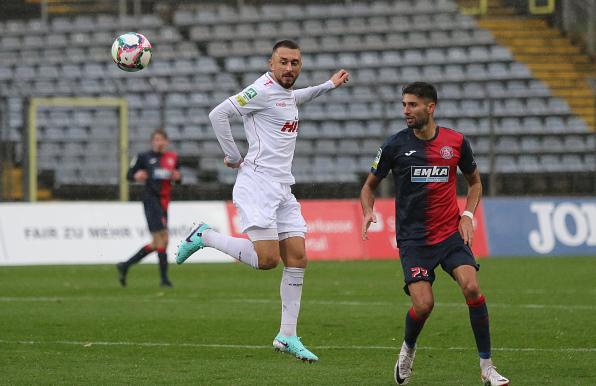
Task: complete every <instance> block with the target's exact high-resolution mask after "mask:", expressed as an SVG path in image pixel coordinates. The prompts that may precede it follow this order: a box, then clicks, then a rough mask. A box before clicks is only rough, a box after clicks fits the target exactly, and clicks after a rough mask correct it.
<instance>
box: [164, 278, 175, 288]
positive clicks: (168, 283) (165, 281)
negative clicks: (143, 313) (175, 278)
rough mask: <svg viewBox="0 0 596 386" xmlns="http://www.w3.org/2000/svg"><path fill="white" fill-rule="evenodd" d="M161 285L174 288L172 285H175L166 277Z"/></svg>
mask: <svg viewBox="0 0 596 386" xmlns="http://www.w3.org/2000/svg"><path fill="white" fill-rule="evenodd" d="M161 286H162V287H164V288H172V287H174V284H172V282H171V281H169V280H167V279H166V280H162V282H161Z"/></svg>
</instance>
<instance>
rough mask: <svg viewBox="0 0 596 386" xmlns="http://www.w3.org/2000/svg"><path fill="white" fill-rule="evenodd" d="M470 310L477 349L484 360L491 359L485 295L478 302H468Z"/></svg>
mask: <svg viewBox="0 0 596 386" xmlns="http://www.w3.org/2000/svg"><path fill="white" fill-rule="evenodd" d="M466 303H467V304H468V309H469V310H470V324H471V325H472V331H474V338H476V347H477V348H478V355H480V358H482V359H489V358H490V355H491V353H490V329H489V325H488V308H487V307H486V302H485V301H484V295H480V297H479V298H478V299H476V300H468V301H466Z"/></svg>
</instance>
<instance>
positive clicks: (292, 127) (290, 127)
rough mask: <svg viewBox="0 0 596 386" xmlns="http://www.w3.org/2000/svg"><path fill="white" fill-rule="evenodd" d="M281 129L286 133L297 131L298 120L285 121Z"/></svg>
mask: <svg viewBox="0 0 596 386" xmlns="http://www.w3.org/2000/svg"><path fill="white" fill-rule="evenodd" d="M281 131H283V132H287V133H293V132H296V131H298V121H286V123H284V125H283V126H282V128H281Z"/></svg>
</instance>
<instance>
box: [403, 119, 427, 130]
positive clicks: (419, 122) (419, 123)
mask: <svg viewBox="0 0 596 386" xmlns="http://www.w3.org/2000/svg"><path fill="white" fill-rule="evenodd" d="M427 123H428V116H425V117H414V118H413V120H412V123H407V121H406V124H407V125H408V129H414V130H420V129H422V127H424V126H425V125H426V124H427Z"/></svg>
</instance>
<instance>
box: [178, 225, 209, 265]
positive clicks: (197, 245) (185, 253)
mask: <svg viewBox="0 0 596 386" xmlns="http://www.w3.org/2000/svg"><path fill="white" fill-rule="evenodd" d="M207 229H211V227H210V226H209V225H207V224H205V223H200V224H199V226H197V227H196V228H195V229H193V230H192V232H190V234H189V235H188V236H187V237H186V239H184V240H182V242H181V243H180V244H179V245H178V253H176V263H177V264H182V263H184V262H185V261H186V259H188V258H189V257H190V255H192V254H193V253H195V252H196V251H198V250H199V249H202V248H205V242H204V241H203V232H204V231H206V230H207Z"/></svg>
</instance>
